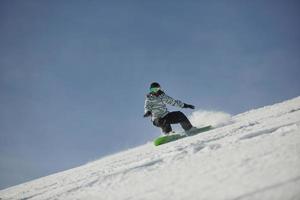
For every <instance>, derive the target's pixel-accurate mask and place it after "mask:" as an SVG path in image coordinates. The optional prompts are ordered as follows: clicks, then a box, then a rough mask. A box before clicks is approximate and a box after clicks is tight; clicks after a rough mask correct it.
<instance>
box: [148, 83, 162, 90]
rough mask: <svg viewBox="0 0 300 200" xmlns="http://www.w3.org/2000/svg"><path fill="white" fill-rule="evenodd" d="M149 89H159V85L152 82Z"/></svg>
mask: <svg viewBox="0 0 300 200" xmlns="http://www.w3.org/2000/svg"><path fill="white" fill-rule="evenodd" d="M151 88H160V85H159V83H157V82H153V83H151V85H150V89H151Z"/></svg>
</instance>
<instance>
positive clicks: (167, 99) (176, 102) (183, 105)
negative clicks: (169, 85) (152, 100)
mask: <svg viewBox="0 0 300 200" xmlns="http://www.w3.org/2000/svg"><path fill="white" fill-rule="evenodd" d="M162 99H163V102H164V103H166V104H169V105H172V106H177V107H179V108H191V109H195V106H193V105H189V104H186V103H183V102H182V101H179V100H175V99H173V98H172V97H170V96H168V95H166V94H165V93H164V94H163V98H162Z"/></svg>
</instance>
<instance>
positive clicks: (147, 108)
mask: <svg viewBox="0 0 300 200" xmlns="http://www.w3.org/2000/svg"><path fill="white" fill-rule="evenodd" d="M151 107H152V106H151V104H150V101H149V100H148V98H146V100H145V105H144V110H145V111H144V113H145V114H146V113H147V112H148V111H150V112H151Z"/></svg>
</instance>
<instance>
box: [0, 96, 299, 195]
mask: <svg viewBox="0 0 300 200" xmlns="http://www.w3.org/2000/svg"><path fill="white" fill-rule="evenodd" d="M199 123H201V122H199ZM0 199H1V200H9V199H22V200H46V199H47V200H54V199H60V200H76V199H86V200H122V199H124V200H154V199H155V200H158V199H161V200H163V199H165V200H170V199H172V200H179V199H180V200H187V199H188V200H196V199H197V200H198V199H203V200H204V199H213V200H218V199H224V200H249V199H251V200H252V199H260V200H261V199H263V200H269V199H270V200H277V199H278V200H279V199H280V200H296V199H298V200H299V199H300V97H297V98H294V99H291V100H288V101H285V102H282V103H278V104H275V105H272V106H266V107H263V108H260V109H256V110H251V111H248V112H245V113H242V114H239V115H236V116H233V117H230V120H229V121H227V123H226V124H225V125H224V124H223V125H222V126H221V127H218V128H216V129H214V130H211V131H208V132H205V133H201V134H199V135H195V136H192V137H187V138H184V139H181V140H177V141H175V142H171V143H168V144H165V145H162V146H158V147H155V146H154V145H153V144H152V143H150V142H149V143H147V144H145V145H142V146H139V147H136V148H133V149H130V150H127V151H124V152H120V153H118V154H114V155H111V156H107V157H104V158H102V159H100V160H97V161H94V162H91V163H88V164H85V165H83V166H80V167H77V168H74V169H70V170H67V171H64V172H60V173H57V174H53V175H50V176H47V177H44V178H40V179H37V180H34V181H31V182H27V183H24V184H21V185H17V186H14V187H11V188H7V189H5V190H1V191H0Z"/></svg>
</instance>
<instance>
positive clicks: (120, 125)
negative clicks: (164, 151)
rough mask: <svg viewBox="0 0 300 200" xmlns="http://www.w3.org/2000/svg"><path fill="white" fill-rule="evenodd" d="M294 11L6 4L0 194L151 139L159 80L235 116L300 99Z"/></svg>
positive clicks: (1, 27) (181, 4)
mask: <svg viewBox="0 0 300 200" xmlns="http://www.w3.org/2000/svg"><path fill="white" fill-rule="evenodd" d="M299 8H300V3H299V2H298V1H297V0H295V1H292V0H280V1H279V0H275V1H274V0H253V1H238V0H236V1H234V0H229V1H225V0H224V1H192V0H187V1H179V0H165V1H159V0H154V1H146V0H145V1H144V0H129V1H104V0H103V1H98V0H75V1H72V2H70V1H68V0H44V1H38V0H26V1H21V0H1V1H0V189H3V188H6V187H9V186H13V185H16V184H20V183H23V182H25V181H28V180H32V179H35V178H38V177H42V176H45V175H48V174H52V173H54V172H58V171H62V170H66V169H69V168H73V167H75V166H79V165H82V164H84V163H87V162H90V161H93V160H96V159H99V158H101V157H103V156H106V155H109V154H112V153H115V152H119V151H122V150H125V149H128V148H131V147H134V146H138V145H142V144H145V143H147V142H149V141H151V140H153V138H155V137H157V136H158V135H159V134H160V130H159V129H158V128H156V127H153V125H152V124H151V122H150V121H149V119H144V118H143V113H144V100H145V95H146V94H147V92H148V90H149V85H150V83H151V82H153V81H156V82H159V83H160V84H161V86H162V88H163V89H164V91H165V92H166V93H167V94H168V95H170V96H172V97H174V98H176V99H180V100H182V101H183V102H186V103H189V104H193V105H195V106H196V110H216V111H222V112H226V113H230V114H233V115H234V114H238V113H241V112H244V111H247V110H249V109H254V108H258V107H261V106H265V105H269V104H274V103H277V102H281V101H283V100H287V99H290V98H293V97H296V96H299V95H300V78H299V77H300V45H299V41H300V29H299V19H300V18H299V17H300V12H299ZM177 109H178V108H171V107H170V110H171V111H173V110H177ZM182 111H183V112H184V113H185V114H187V115H190V114H191V113H192V110H187V109H185V110H182Z"/></svg>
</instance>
